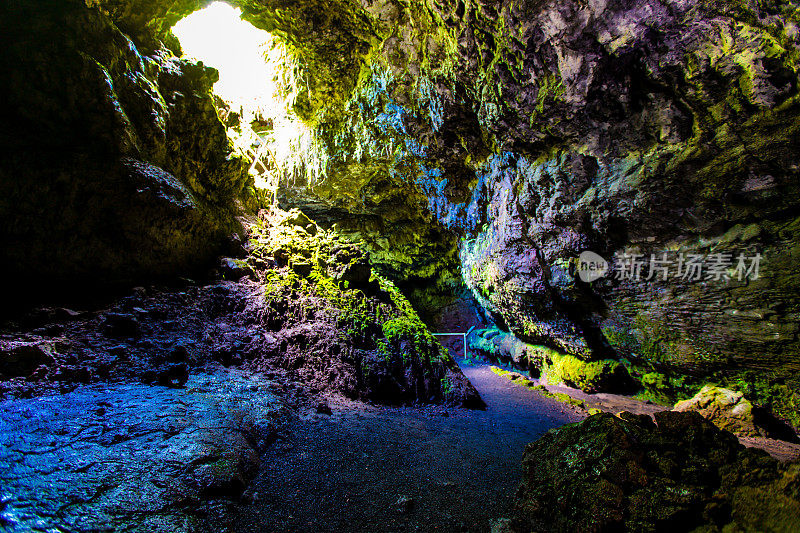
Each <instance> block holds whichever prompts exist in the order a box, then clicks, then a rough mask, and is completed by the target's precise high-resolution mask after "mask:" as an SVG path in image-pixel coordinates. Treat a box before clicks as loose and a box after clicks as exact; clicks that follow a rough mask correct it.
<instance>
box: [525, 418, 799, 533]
mask: <svg viewBox="0 0 800 533" xmlns="http://www.w3.org/2000/svg"><path fill="white" fill-rule="evenodd" d="M799 468H800V465H798V464H797V463H785V464H781V463H779V462H778V461H776V460H775V459H773V458H771V457H769V455H767V454H766V452H763V451H761V450H753V449H749V448H745V447H744V446H742V445H741V444H739V442H738V441H737V439H736V437H734V436H733V435H732V434H730V433H728V432H726V431H722V430H720V429H718V428H716V427H715V426H714V425H713V424H712V423H711V422H709V421H707V420H705V419H704V418H702V417H701V416H700V415H699V414H697V413H678V412H673V411H664V412H659V413H657V414H656V415H655V423H654V422H653V420H652V419H651V418H650V417H649V416H646V415H633V414H630V413H621V414H620V415H619V416H618V417H615V416H613V415H610V414H597V415H593V416H590V417H589V418H587V419H586V420H584V421H582V422H579V423H577V424H570V425H567V426H564V427H562V428H558V429H555V430H551V431H550V432H548V433H547V434H546V435H545V436H544V437H542V438H541V439H539V440H538V441H536V442H535V443H533V444H530V445H528V446H527V448H526V449H525V454H524V458H523V479H522V483H521V484H520V487H519V489H518V491H517V494H516V502H517V503H516V510H517V513H518V516H517V517H515V522H514V524H513V526H514V529H513V531H517V532H523V531H597V532H604V531H667V530H669V531H708V532H712V531H793V530H796V529H797V528H798V527H800V484H798V479H800V478H798V473H799V472H800V470H798V469H799ZM698 528H699V529H698Z"/></svg>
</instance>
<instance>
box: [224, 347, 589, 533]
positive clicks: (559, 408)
mask: <svg viewBox="0 0 800 533" xmlns="http://www.w3.org/2000/svg"><path fill="white" fill-rule="evenodd" d="M460 363H461V367H462V369H463V371H464V373H465V374H466V375H467V377H468V378H469V379H470V381H471V382H472V383H473V385H475V387H476V388H477V389H478V391H479V392H480V394H481V396H482V398H483V399H484V401H485V402H486V404H487V408H486V410H485V411H473V410H467V409H445V408H442V407H434V408H424V409H421V408H420V409H417V408H387V407H373V406H368V405H365V404H362V403H358V402H347V401H331V402H330V405H331V407H332V409H333V413H332V415H330V416H327V415H320V414H316V413H313V414H312V413H309V414H307V415H306V416H303V417H301V418H300V419H299V420H298V421H297V422H296V425H295V427H294V428H291V430H290V431H288V432H287V433H288V434H289V435H291V437H289V438H288V439H287V440H284V441H279V442H277V443H276V444H275V445H273V446H272V447H271V448H270V449H269V450H268V451H267V456H266V457H265V458H264V460H263V461H262V470H261V473H260V474H259V475H258V477H257V478H256V479H255V480H254V481H253V482H252V483H251V485H250V488H249V489H248V491H249V496H250V498H252V500H253V503H251V504H250V505H246V506H242V507H240V508H239V509H238V511H237V512H236V515H235V516H234V519H233V528H232V529H233V530H234V531H276V532H278V531H281V532H283V531H347V532H356V531H364V532H366V531H369V532H375V531H481V532H485V531H488V530H489V527H490V525H489V524H490V520H492V519H495V518H498V517H503V516H505V515H507V514H508V511H509V508H510V505H511V499H512V496H513V494H514V491H515V490H516V487H517V485H518V483H519V479H520V475H521V458H522V452H523V450H524V448H525V445H526V444H528V443H530V442H533V441H534V440H536V439H537V438H539V437H540V436H541V435H542V434H544V433H545V432H546V431H548V430H549V429H551V428H554V427H558V426H561V425H563V424H565V423H569V422H575V421H578V420H580V419H581V418H583V417H584V416H585V415H584V414H582V411H580V410H578V409H576V408H573V407H571V406H568V405H565V404H561V403H558V402H556V401H554V400H551V399H548V398H544V397H542V396H540V395H539V394H536V393H534V392H531V391H528V390H526V389H523V388H521V387H517V386H515V385H513V384H511V383H510V382H509V381H508V380H506V379H504V378H502V377H499V376H497V375H495V374H493V373H492V372H491V370H490V369H489V368H490V367H489V366H488V365H482V364H476V365H475V366H473V365H470V364H469V363H466V364H465V363H464V362H463V361H461V362H460Z"/></svg>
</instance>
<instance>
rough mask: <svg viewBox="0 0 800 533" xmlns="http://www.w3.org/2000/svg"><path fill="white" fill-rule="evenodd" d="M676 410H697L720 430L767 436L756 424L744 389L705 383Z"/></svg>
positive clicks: (676, 407)
mask: <svg viewBox="0 0 800 533" xmlns="http://www.w3.org/2000/svg"><path fill="white" fill-rule="evenodd" d="M674 410H675V411H696V412H698V413H700V414H701V415H702V416H703V418H706V419H708V420H710V421H711V422H712V423H713V424H714V425H715V426H717V427H718V428H720V429H725V430H727V431H730V432H731V433H735V434H737V435H741V436H743V437H761V436H766V435H767V432H766V429H764V428H761V427H759V426H757V425H756V420H755V417H754V414H753V404H751V403H750V402H749V401H748V400H747V398H745V397H744V395H743V394H742V393H741V392H737V391H733V390H730V389H723V388H722V387H715V386H713V385H706V386H705V387H703V388H702V389H701V390H700V392H698V393H697V394H696V395H695V396H694V397H693V398H690V399H688V400H683V401H682V402H678V403H676V404H675V408H674Z"/></svg>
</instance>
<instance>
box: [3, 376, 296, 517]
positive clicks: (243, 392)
mask: <svg viewBox="0 0 800 533" xmlns="http://www.w3.org/2000/svg"><path fill="white" fill-rule="evenodd" d="M272 385H273V383H272V382H270V381H269V380H265V379H264V378H263V377H259V376H254V375H247V374H245V373H242V372H241V371H237V370H225V369H218V370H215V371H214V372H212V373H209V374H199V375H195V376H193V377H192V378H191V379H190V380H189V381H188V383H187V387H186V389H182V390H179V389H171V388H167V387H149V386H147V385H143V384H131V383H120V384H108V383H106V384H102V385H92V386H87V387H81V388H79V389H77V390H75V391H72V392H70V393H67V394H63V395H62V394H59V395H53V396H45V397H40V398H36V399H30V400H16V401H4V402H1V403H0V407H2V409H0V443H2V445H1V446H0V466H2V478H3V488H2V489H0V490H1V491H2V492H0V497H1V498H2V505H0V526H2V529H3V530H4V531H62V530H66V531H153V532H156V531H158V532H164V533H167V532H169V533H172V532H179V531H180V532H183V531H185V532H189V531H220V530H221V528H222V527H223V526H224V524H225V518H226V513H227V512H229V510H230V507H231V505H233V504H234V503H236V502H238V501H239V499H240V497H241V496H242V494H243V491H244V490H245V487H246V485H247V483H248V482H249V481H250V479H252V477H253V476H254V475H255V474H256V472H257V471H258V467H259V460H260V459H259V456H260V454H261V453H263V451H264V450H265V448H266V446H268V445H269V444H270V443H271V442H272V441H273V440H274V439H275V437H276V434H277V431H278V429H279V428H280V424H281V423H282V422H281V420H282V419H283V417H284V416H285V413H284V406H283V403H282V401H281V400H280V399H279V398H278V397H277V396H276V395H275V394H273V393H272V392H271V389H270V387H271V386H272Z"/></svg>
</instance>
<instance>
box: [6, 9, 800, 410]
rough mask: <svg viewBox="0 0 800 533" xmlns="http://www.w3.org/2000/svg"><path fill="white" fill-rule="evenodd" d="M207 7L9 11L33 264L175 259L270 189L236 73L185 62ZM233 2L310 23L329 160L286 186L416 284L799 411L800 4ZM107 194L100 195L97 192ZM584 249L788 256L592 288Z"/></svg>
mask: <svg viewBox="0 0 800 533" xmlns="http://www.w3.org/2000/svg"><path fill="white" fill-rule="evenodd" d="M205 3H206V2H200V1H196V0H177V1H168V0H91V1H87V2H60V3H56V2H45V3H42V2H37V3H35V5H34V3H33V2H27V1H26V2H21V3H17V4H15V6H13V7H12V6H4V7H3V10H4V12H3V13H2V14H3V15H5V16H4V17H3V21H4V22H3V24H4V25H6V26H7V28H4V32H3V33H4V35H11V36H12V43H14V44H15V48H12V51H13V53H11V54H7V55H6V56H5V58H4V65H3V66H4V67H5V70H6V71H7V72H9V73H10V74H11V77H10V79H11V80H12V83H11V85H10V89H7V90H10V95H9V99H8V100H7V101H9V102H10V105H8V106H7V107H6V108H5V109H4V111H3V112H4V114H5V115H7V117H6V120H7V122H8V123H9V124H11V125H12V126H13V127H12V128H8V129H7V131H5V132H4V134H3V135H4V143H3V146H4V147H5V148H4V149H5V150H6V151H7V152H8V154H9V156H8V157H6V158H4V160H5V161H9V162H10V163H4V165H3V170H2V172H3V175H2V179H0V183H2V186H3V188H4V191H3V195H2V198H3V201H5V202H6V205H4V206H3V210H2V212H3V213H4V214H3V216H4V217H5V218H6V219H9V224H4V227H10V228H12V229H11V231H9V232H8V233H7V234H6V240H9V237H11V239H10V240H11V242H12V243H16V244H15V245H12V246H9V247H4V250H6V254H7V256H8V257H9V258H10V259H9V260H8V261H5V263H6V264H7V265H12V266H15V267H20V266H22V268H18V269H17V270H18V271H19V272H22V271H25V270H26V269H28V271H30V269H31V268H33V267H37V268H36V271H37V272H39V273H42V268H41V267H40V266H38V265H42V264H44V265H48V266H49V267H50V269H51V272H49V275H53V276H54V275H56V274H59V273H60V274H63V275H67V276H74V275H75V274H76V273H82V272H84V271H86V269H87V268H88V269H89V271H90V272H94V271H96V270H97V268H98V266H103V267H104V268H105V271H106V272H107V273H108V277H110V278H114V277H120V275H121V273H124V274H125V275H129V276H132V275H134V274H142V273H153V272H158V273H164V272H165V271H168V270H170V269H172V270H179V269H181V268H183V267H184V266H186V265H189V264H192V265H194V264H197V260H198V259H199V258H200V257H203V256H205V255H208V254H210V252H211V251H212V249H218V248H219V246H220V243H221V242H222V240H223V239H222V237H223V236H224V235H226V234H229V233H230V232H231V230H233V229H235V223H234V222H232V220H233V217H232V216H231V214H232V213H233V212H234V206H235V205H236V199H244V202H245V203H247V198H248V194H247V192H246V191H247V188H248V186H249V183H248V180H247V178H246V177H244V175H243V174H242V173H241V163H240V162H238V161H237V160H236V159H234V158H231V157H230V156H229V152H228V149H227V144H226V139H225V138H224V129H223V128H222V126H221V125H220V124H219V121H218V120H217V119H216V115H215V114H214V112H213V106H212V103H211V99H210V95H209V94H208V87H209V85H210V83H211V79H212V78H211V76H213V74H212V73H210V71H208V70H207V69H203V68H200V67H197V66H193V65H191V64H190V63H186V62H182V61H180V60H178V59H177V58H175V57H174V55H173V54H174V53H176V52H177V51H178V48H177V43H176V42H175V39H174V38H173V37H172V36H171V35H170V34H169V32H168V29H169V27H170V26H171V25H172V24H174V22H175V21H177V20H178V19H180V18H181V17H182V16H185V15H187V14H189V13H191V12H192V11H194V10H196V9H198V8H200V7H202V5H204V4H205ZM231 3H233V4H235V5H238V6H241V7H242V9H243V12H244V16H245V18H246V19H247V20H249V21H250V22H252V23H253V24H254V25H256V26H257V27H259V28H262V29H266V30H268V31H271V32H272V33H274V34H275V35H278V36H279V37H281V38H282V39H284V40H285V41H286V42H287V44H288V45H289V46H290V48H291V49H292V50H293V52H294V53H295V54H296V56H297V58H298V62H299V65H300V66H301V70H302V76H301V80H302V83H304V84H305V85H306V87H307V91H305V93H304V96H302V97H300V98H298V101H297V102H296V105H295V108H296V111H297V112H298V114H299V115H300V116H302V117H303V118H304V119H305V120H307V121H308V122H309V124H311V125H313V126H314V128H315V132H316V135H317V137H318V139H319V141H320V146H321V148H320V150H321V151H322V152H323V153H324V156H325V161H326V169H325V170H326V172H325V174H324V178H323V179H320V180H314V181H308V182H295V183H285V184H283V186H284V189H283V191H282V192H283V202H284V203H288V204H291V205H295V206H300V207H303V208H304V209H305V210H306V211H307V212H309V214H310V215H312V217H313V218H317V219H318V220H323V221H328V222H329V223H330V224H333V223H336V224H337V227H338V228H339V230H340V231H341V232H342V233H344V234H347V233H352V234H358V235H359V236H360V237H362V238H364V239H365V240H366V241H367V242H368V243H369V245H370V248H371V249H370V252H371V259H372V261H373V263H375V264H376V266H377V267H378V268H379V269H381V270H382V271H383V272H385V273H387V274H389V275H391V276H392V277H394V278H395V279H397V280H398V281H399V282H400V283H401V284H403V283H405V289H406V290H407V291H409V292H410V294H411V295H412V297H414V298H415V301H416V303H417V305H419V306H421V307H422V308H428V309H429V310H432V311H433V310H436V309H441V308H443V307H446V306H447V305H448V304H453V303H456V307H458V302H462V303H464V302H467V300H468V299H466V298H464V295H463V293H462V294H459V291H461V290H462V288H463V285H462V279H463V282H465V283H466V287H468V288H469V289H470V290H471V292H472V294H473V295H474V297H475V298H477V300H478V301H479V302H480V303H481V304H482V306H483V307H484V308H485V309H486V310H487V312H488V313H489V314H490V315H491V316H492V317H493V318H494V320H495V321H496V322H497V323H498V325H500V326H501V327H503V328H507V329H510V330H511V331H512V332H513V333H514V334H515V335H516V336H517V337H519V338H520V339H522V340H524V341H526V342H530V343H535V344H544V345H548V346H551V347H553V348H557V349H558V350H560V351H562V352H564V353H568V354H572V355H575V356H577V357H579V358H581V359H597V358H608V357H611V358H623V359H625V360H627V361H628V362H629V365H630V366H631V369H632V371H633V372H634V373H635V374H636V373H638V376H639V377H640V378H641V379H642V381H644V382H646V384H650V385H652V386H653V387H656V388H658V389H659V390H660V391H661V392H665V393H667V395H668V396H672V397H674V396H676V395H677V394H679V393H680V391H681V389H682V388H683V387H686V386H689V385H691V386H695V385H696V384H700V383H701V382H703V381H709V380H711V381H719V382H723V383H728V384H730V383H735V384H736V385H737V388H741V389H745V390H747V391H748V392H749V393H750V394H751V395H752V396H754V397H756V398H757V399H760V400H761V401H762V402H763V403H772V404H773V405H772V407H773V408H774V409H775V411H776V412H778V413H779V414H781V415H782V416H784V417H785V418H788V419H792V420H794V421H795V423H797V422H798V420H797V419H796V417H797V415H796V413H797V402H798V395H797V394H798V390H800V383H798V381H797V377H796V375H797V372H796V370H797V369H798V362H799V361H800V358H798V348H799V346H798V343H799V342H800V341H798V333H799V332H800V302H799V301H798V294H799V293H800V291H799V290H798V289H800V287H799V286H798V285H800V278H798V275H797V273H796V271H795V267H794V264H795V260H796V259H797V257H798V255H800V249H798V240H797V237H796V234H797V229H798V227H800V219H798V216H797V204H798V200H799V199H800V194H799V193H800V191H798V179H797V171H798V156H797V154H798V146H797V143H798V141H797V139H798V136H797V133H798V132H797V128H798V124H800V122H799V121H798V98H800V97H799V96H798V84H797V72H798V64H797V62H798V50H800V48H799V47H800V31H798V25H797V24H798V18H799V16H798V11H797V6H796V4H795V3H794V2H777V1H770V0H765V1H761V2H755V1H744V0H742V1H735V2H726V3H719V2H710V1H704V0H693V1H692V0H674V1H663V0H662V1H656V0H652V1H645V2H634V1H623V0H616V1H615V0H590V1H579V0H568V1H558V2H542V1H538V0H537V1H527V2H513V3H512V2H494V1H491V2H490V1H484V2H476V1H458V2H451V1H444V0H438V1H436V0H430V1H428V2H421V1H409V2H400V1H388V0H387V1H375V2H369V1H367V0H363V1H361V2H356V1H345V0H337V1H325V0H304V1H300V2H277V1H268V0H240V1H236V2H231ZM28 21H34V23H29V22H28ZM19 28H24V29H25V31H24V34H20V29H19ZM56 28H58V29H56ZM161 43H166V44H165V45H162V44H161ZM301 92H302V91H301ZM47 102H55V104H47ZM45 104H47V105H45ZM18 110H19V111H20V112H17V111H18ZM187 117H191V119H192V123H191V127H186V125H187V122H186V120H187ZM209 141H210V142H209ZM89 147H91V148H89ZM31 154H35V155H31ZM76 154H80V155H76ZM98 155H99V156H98ZM99 162H104V163H103V164H102V165H101V164H100V163H99ZM48 176H50V177H48ZM132 176H133V177H134V178H132ZM142 176H144V178H142ZM170 176H172V177H174V179H170ZM145 178H146V181H147V183H149V184H150V185H148V186H138V187H137V186H135V185H130V184H131V183H135V180H136V179H145ZM114 180H117V181H118V182H119V183H120V184H123V183H124V184H127V185H125V186H124V187H123V186H111V185H110V184H111V183H117V182H115V181H114ZM75 183H79V184H80V185H79V186H78V187H75V185H74V184H75ZM154 184H158V185H154ZM125 187H129V190H128V189H126V188H125ZM126 190H128V192H124V191H126ZM87 191H88V192H87ZM109 191H113V194H108V193H109ZM141 191H144V192H141ZM67 192H69V194H65V193H67ZM148 194H149V195H151V196H149V197H147V198H151V197H152V198H153V200H152V201H151V200H150V199H144V198H145V196H143V195H148ZM87 197H88V198H97V199H98V200H97V205H98V207H97V208H91V209H89V210H88V211H87V210H83V211H82V212H80V211H79V209H78V208H77V207H76V206H83V205H86V204H85V202H86V200H85V198H87ZM65 198H68V199H69V200H68V201H65V200H64V199H65ZM134 198H139V199H141V200H140V201H141V205H140V206H138V207H136V208H135V209H130V208H129V207H128V206H129V205H131V202H132V199H134ZM176 198H177V200H176ZM100 200H102V201H100ZM240 201H241V200H240ZM132 205H138V204H135V203H134V204H132ZM158 205H161V206H162V207H156V206H158ZM12 206H13V208H12ZM19 206H24V208H23V209H20V208H19ZM65 206H67V207H65ZM70 206H71V207H70ZM68 207H69V208H68ZM165 212H166V213H168V214H165ZM9 213H16V214H15V215H13V216H11V215H9ZM87 213H88V215H89V216H87ZM99 213H112V215H109V216H104V215H100V214H99ZM132 213H136V216H135V218H134V217H133V216H132V215H131V214H132ZM128 215H131V216H128ZM9 217H10V218H9ZM42 217H44V218H43V219H44V220H46V221H48V222H47V223H42V222H41V220H42ZM192 217H196V218H192ZM108 220H114V221H115V223H116V224H118V225H117V226H109V225H108ZM126 220H128V222H127V223H128V225H129V226H125V221H126ZM120 221H121V222H122V227H123V228H126V231H123V232H122V233H120V232H119V231H111V229H112V228H113V229H118V228H119V227H120V226H119V224H120ZM98 228H100V229H102V230H103V231H99V232H97V230H98ZM59 229H60V230H61V231H62V233H61V234H59V233H58V231H54V230H59ZM76 229H80V231H77V232H76V231H75V230H76ZM94 233H97V235H107V236H108V238H107V239H105V241H106V242H104V244H103V246H104V247H100V248H98V246H99V245H98V242H101V241H102V239H90V236H91V235H94ZM120 234H125V235H128V236H129V237H128V239H129V241H127V242H120V241H119V240H118V238H117V236H118V235H120ZM164 235H168V236H169V237H168V238H165V237H164ZM210 236H213V237H214V238H209V237H210ZM154 237H158V238H157V239H156V242H159V243H162V242H163V246H160V247H159V246H155V247H153V246H149V245H148V246H142V242H144V241H145V240H146V241H147V242H148V243H149V242H150V239H153V238H154ZM137 239H139V240H137ZM159 239H161V240H159ZM210 243H216V245H212V244H210ZM37 249H40V250H39V251H38V252H37ZM134 249H135V250H136V253H135V254H131V250H134ZM151 249H152V250H153V252H152V254H151V253H150V252H149V250H151ZM584 250H592V251H594V252H597V253H599V254H601V255H603V256H604V257H606V258H607V259H610V258H611V257H612V256H613V255H614V254H615V253H617V252H622V251H628V252H635V253H640V254H642V255H643V256H644V257H648V258H649V255H650V254H651V253H660V252H662V251H672V252H683V253H684V254H690V253H696V254H702V255H706V254H709V253H720V252H724V253H732V254H734V255H736V254H738V253H747V254H754V253H756V252H758V253H761V254H762V256H763V262H762V267H761V277H760V278H759V279H758V280H753V281H749V282H740V281H739V280H737V279H735V278H734V279H733V280H722V281H717V280H701V281H697V282H689V281H685V280H679V279H674V278H671V279H669V280H667V281H659V280H651V281H649V282H644V281H640V282H633V281H626V280H615V279H613V278H606V279H602V280H598V281H595V282H593V283H591V284H587V283H583V282H581V281H580V280H579V279H578V278H577V276H576V275H575V271H574V268H575V258H576V257H577V256H578V255H579V254H580V253H581V252H582V251H584ZM14 254H16V255H14ZM87 257H88V258H90V259H91V258H93V259H91V260H87ZM76 258H79V259H76ZM42 259H46V260H45V261H42ZM65 265H66V266H70V268H66V269H65ZM131 265H133V266H131ZM612 266H613V264H612ZM132 270H134V271H135V272H133V273H132V272H131V271H132ZM454 295H455V296H454ZM459 297H460V298H459ZM466 307H468V305H466V303H464V305H462V306H461V308H462V310H463V309H464V308H466ZM423 310H424V309H423ZM464 314H465V316H466V314H468V313H464ZM430 315H431V316H434V315H435V313H434V312H432V313H430Z"/></svg>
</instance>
